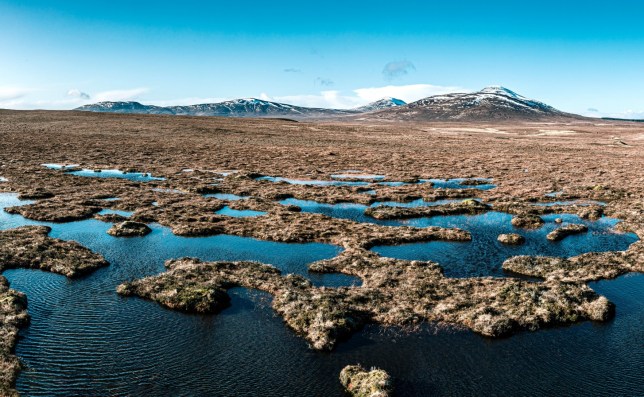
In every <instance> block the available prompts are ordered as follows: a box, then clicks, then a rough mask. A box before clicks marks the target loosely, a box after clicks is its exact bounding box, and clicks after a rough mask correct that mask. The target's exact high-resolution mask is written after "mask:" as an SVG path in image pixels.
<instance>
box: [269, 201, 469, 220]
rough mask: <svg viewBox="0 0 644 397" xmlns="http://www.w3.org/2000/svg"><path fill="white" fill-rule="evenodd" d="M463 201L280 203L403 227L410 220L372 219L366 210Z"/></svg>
mask: <svg viewBox="0 0 644 397" xmlns="http://www.w3.org/2000/svg"><path fill="white" fill-rule="evenodd" d="M456 201H461V200H460V199H459V200H438V201H425V200H423V199H419V200H414V201H410V202H408V203H402V202H397V201H378V202H375V203H373V204H371V205H363V204H356V203H338V204H324V203H318V202H317V201H313V200H300V199H295V198H289V199H285V200H281V201H280V202H279V203H280V204H282V205H296V206H298V207H300V208H301V209H302V212H311V213H314V214H322V215H326V216H330V217H332V218H341V219H349V220H352V221H355V222H361V223H374V224H377V225H385V226H401V225H408V224H409V223H410V222H411V221H410V220H396V219H387V220H380V219H375V218H372V217H370V216H368V215H365V213H364V212H365V210H366V209H367V208H368V207H376V206H379V205H386V206H390V207H431V206H435V205H441V204H447V203H451V202H456Z"/></svg>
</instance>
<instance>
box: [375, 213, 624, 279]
mask: <svg viewBox="0 0 644 397" xmlns="http://www.w3.org/2000/svg"><path fill="white" fill-rule="evenodd" d="M542 218H543V220H544V221H545V222H546V223H545V225H543V226H542V227H541V228H539V229H536V230H526V229H520V228H515V227H514V226H512V224H511V223H510V221H511V220H512V215H509V214H505V213H502V212H487V213H485V214H480V215H450V216H437V217H432V218H417V219H411V220H409V223H408V224H409V225H410V226H416V227H427V226H440V227H458V228H461V229H465V230H467V231H469V232H470V233H471V234H472V241H468V242H462V243H455V242H445V241H431V242H425V243H414V244H402V245H393V246H376V247H374V248H373V251H375V252H377V253H379V254H380V255H382V256H387V257H392V258H399V259H410V260H414V259H416V260H431V261H435V262H438V263H440V264H441V266H442V267H443V269H445V275H447V276H449V277H472V276H490V275H491V276H503V275H504V273H503V270H502V269H501V265H502V264H503V261H504V260H506V259H507V258H509V257H511V256H515V255H541V256H565V257H568V256H575V255H579V254H582V253H585V252H604V251H620V250H626V249H627V248H628V246H629V245H631V244H632V243H634V242H635V241H637V236H636V235H635V234H633V233H620V232H617V231H615V230H614V226H615V225H616V224H617V222H618V220H617V219H613V218H606V217H604V218H601V219H599V220H597V221H588V220H584V219H581V218H579V217H578V216H577V215H570V214H551V215H544V216H542ZM556 218H561V219H562V220H563V224H557V223H555V219H556ZM567 223H582V224H584V225H586V226H588V232H587V233H581V234H577V235H573V236H568V237H566V238H565V239H563V240H561V241H557V242H553V241H549V240H548V239H546V235H547V234H548V233H550V232H551V231H553V230H554V229H556V228H558V227H560V226H562V225H565V224H567ZM501 233H519V234H521V235H522V236H524V237H525V239H526V242H525V244H523V245H517V246H513V245H506V244H501V243H500V242H498V241H497V240H496V239H497V236H498V235H499V234H501Z"/></svg>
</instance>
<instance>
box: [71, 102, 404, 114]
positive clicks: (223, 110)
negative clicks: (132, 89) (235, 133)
mask: <svg viewBox="0 0 644 397" xmlns="http://www.w3.org/2000/svg"><path fill="white" fill-rule="evenodd" d="M404 104H405V102H403V101H401V100H399V99H395V98H383V99H381V100H378V101H376V102H372V103H370V104H368V105H365V106H361V107H359V108H355V109H324V108H309V107H303V106H295V105H289V104H286V103H278V102H271V101H265V100H262V99H256V98H246V99H234V100H231V101H225V102H219V103H204V104H200V105H189V106H167V107H160V106H150V105H143V104H141V103H139V102H99V103H95V104H91V105H84V106H81V107H79V108H76V109H75V110H81V111H88V112H109V113H140V114H171V115H182V116H227V117H288V118H293V119H316V118H330V117H342V116H348V115H355V114H361V113H366V112H371V111H376V110H381V109H387V108H391V107H394V106H401V105H404Z"/></svg>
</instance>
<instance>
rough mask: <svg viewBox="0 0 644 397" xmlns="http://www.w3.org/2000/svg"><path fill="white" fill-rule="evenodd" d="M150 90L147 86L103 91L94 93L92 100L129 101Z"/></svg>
mask: <svg viewBox="0 0 644 397" xmlns="http://www.w3.org/2000/svg"><path fill="white" fill-rule="evenodd" d="M148 91H150V90H149V89H148V88H145V87H141V88H132V89H129V90H112V91H103V92H99V93H97V94H96V95H94V100H95V101H96V102H104V101H130V100H133V99H137V98H138V97H139V96H141V95H142V94H145V93H147V92H148Z"/></svg>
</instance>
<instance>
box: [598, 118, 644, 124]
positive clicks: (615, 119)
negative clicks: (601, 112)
mask: <svg viewBox="0 0 644 397" xmlns="http://www.w3.org/2000/svg"><path fill="white" fill-rule="evenodd" d="M602 120H610V121H632V122H635V123H644V119H620V118H619V117H602Z"/></svg>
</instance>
